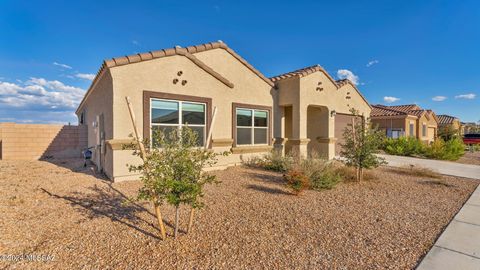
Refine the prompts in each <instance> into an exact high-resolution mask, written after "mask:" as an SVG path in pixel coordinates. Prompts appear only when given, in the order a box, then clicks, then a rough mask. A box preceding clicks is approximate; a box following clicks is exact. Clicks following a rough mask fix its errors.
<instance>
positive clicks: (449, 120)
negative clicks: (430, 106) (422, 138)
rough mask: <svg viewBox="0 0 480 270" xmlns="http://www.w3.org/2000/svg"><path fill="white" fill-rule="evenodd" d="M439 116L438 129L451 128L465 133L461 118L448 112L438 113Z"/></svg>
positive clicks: (459, 132) (460, 133) (461, 133)
mask: <svg viewBox="0 0 480 270" xmlns="http://www.w3.org/2000/svg"><path fill="white" fill-rule="evenodd" d="M437 118H438V129H439V130H442V129H449V130H452V131H456V132H458V134H459V135H463V134H464V128H463V126H462V123H461V122H460V119H458V118H457V117H455V116H450V115H446V114H441V115H437Z"/></svg>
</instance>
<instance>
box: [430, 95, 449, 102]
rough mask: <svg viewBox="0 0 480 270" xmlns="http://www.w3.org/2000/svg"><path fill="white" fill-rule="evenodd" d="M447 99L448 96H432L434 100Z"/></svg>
mask: <svg viewBox="0 0 480 270" xmlns="http://www.w3.org/2000/svg"><path fill="white" fill-rule="evenodd" d="M445 99H447V97H446V96H434V97H433V98H432V100H433V101H444V100H445Z"/></svg>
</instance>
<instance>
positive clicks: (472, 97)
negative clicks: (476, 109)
mask: <svg viewBox="0 0 480 270" xmlns="http://www.w3.org/2000/svg"><path fill="white" fill-rule="evenodd" d="M476 96H477V95H476V94H473V93H470V94H462V95H458V96H455V98H456V99H459V98H460V99H475V97H476Z"/></svg>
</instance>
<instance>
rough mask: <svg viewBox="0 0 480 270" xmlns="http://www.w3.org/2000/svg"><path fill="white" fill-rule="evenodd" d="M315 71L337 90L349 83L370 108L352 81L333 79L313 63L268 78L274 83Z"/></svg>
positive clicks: (304, 75)
mask: <svg viewBox="0 0 480 270" xmlns="http://www.w3.org/2000/svg"><path fill="white" fill-rule="evenodd" d="M315 72H322V73H323V74H325V76H326V77H327V78H328V79H329V80H330V81H331V82H332V83H333V85H334V86H335V87H336V88H337V90H338V89H340V88H342V87H343V86H346V85H351V86H352V87H353V89H354V90H355V91H357V93H358V94H359V95H360V97H361V98H362V99H363V100H364V101H365V102H366V103H367V104H368V106H369V107H370V108H372V106H371V105H370V103H369V102H368V101H367V99H366V98H365V97H364V96H363V95H362V93H361V92H360V90H358V88H357V86H356V85H355V84H354V83H352V82H351V81H350V80H348V79H342V80H335V79H333V77H332V76H330V74H328V72H327V71H326V70H325V69H324V68H323V67H322V66H320V65H313V66H309V67H305V68H301V69H297V70H294V71H291V72H287V73H284V74H280V75H277V76H274V77H270V80H271V81H272V82H274V83H276V82H279V81H281V80H285V79H289V78H298V79H300V78H303V77H306V76H308V75H310V74H313V73H315Z"/></svg>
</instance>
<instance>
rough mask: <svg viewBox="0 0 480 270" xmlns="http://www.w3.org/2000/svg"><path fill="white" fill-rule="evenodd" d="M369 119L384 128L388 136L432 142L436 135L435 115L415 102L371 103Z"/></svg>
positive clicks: (436, 120)
mask: <svg viewBox="0 0 480 270" xmlns="http://www.w3.org/2000/svg"><path fill="white" fill-rule="evenodd" d="M371 121H372V123H373V124H374V125H376V126H377V127H378V128H379V129H382V130H385V134H386V135H387V137H389V138H399V137H403V136H408V137H415V138H417V139H419V140H422V141H425V142H433V141H434V140H435V138H436V137H437V132H438V118H437V116H436V115H435V113H434V112H433V111H432V110H424V109H422V108H420V107H419V106H418V105H415V104H410V105H398V106H385V105H373V106H372V113H371Z"/></svg>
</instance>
